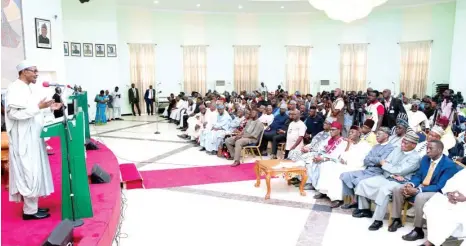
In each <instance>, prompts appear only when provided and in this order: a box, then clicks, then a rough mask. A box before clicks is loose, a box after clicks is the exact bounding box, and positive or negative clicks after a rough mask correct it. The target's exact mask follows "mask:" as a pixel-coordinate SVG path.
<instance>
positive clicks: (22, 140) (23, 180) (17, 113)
mask: <svg viewBox="0 0 466 246" xmlns="http://www.w3.org/2000/svg"><path fill="white" fill-rule="evenodd" d="M16 68H17V71H18V72H19V79H17V80H16V81H14V82H13V83H12V84H10V85H9V87H8V90H7V92H6V97H5V108H6V117H5V123H6V128H7V133H8V138H9V149H10V151H9V152H10V153H9V154H10V181H9V182H10V183H9V185H10V189H9V193H10V201H14V202H20V201H21V199H23V201H24V206H23V219H24V220H31V219H44V218H47V217H49V216H50V215H49V213H48V209H40V208H39V204H38V202H39V197H42V196H48V195H50V194H51V193H52V192H53V191H54V189H53V182H52V173H51V171H50V164H49V160H48V156H47V151H46V145H45V143H44V140H43V139H42V138H40V134H41V132H42V128H43V122H44V116H43V114H42V112H41V110H42V109H48V110H52V111H53V110H58V109H60V108H61V104H60V103H54V100H45V98H44V99H42V100H41V99H40V98H38V95H37V94H36V93H34V92H33V89H32V84H34V83H35V82H36V79H37V76H38V71H37V68H36V67H35V66H34V65H33V64H31V63H29V62H27V61H23V62H22V63H20V64H19V65H18V66H17V67H16Z"/></svg>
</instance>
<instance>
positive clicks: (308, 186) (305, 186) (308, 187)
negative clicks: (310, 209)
mask: <svg viewBox="0 0 466 246" xmlns="http://www.w3.org/2000/svg"><path fill="white" fill-rule="evenodd" d="M298 187H299V185H298ZM304 190H315V189H314V186H312V184H305V185H304Z"/></svg>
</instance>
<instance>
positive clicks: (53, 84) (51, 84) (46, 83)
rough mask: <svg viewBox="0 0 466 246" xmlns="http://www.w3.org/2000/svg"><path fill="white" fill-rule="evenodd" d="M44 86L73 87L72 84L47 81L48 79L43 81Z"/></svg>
mask: <svg viewBox="0 0 466 246" xmlns="http://www.w3.org/2000/svg"><path fill="white" fill-rule="evenodd" d="M42 86H43V87H66V88H70V89H71V86H70V85H62V84H57V83H50V82H47V81H44V82H43V83H42Z"/></svg>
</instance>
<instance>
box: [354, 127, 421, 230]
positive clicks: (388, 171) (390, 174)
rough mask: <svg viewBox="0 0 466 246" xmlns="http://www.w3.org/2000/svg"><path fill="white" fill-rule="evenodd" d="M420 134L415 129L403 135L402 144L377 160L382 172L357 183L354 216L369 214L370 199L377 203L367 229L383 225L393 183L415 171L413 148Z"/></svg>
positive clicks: (409, 176) (368, 215) (418, 160)
mask: <svg viewBox="0 0 466 246" xmlns="http://www.w3.org/2000/svg"><path fill="white" fill-rule="evenodd" d="M418 141H419V136H418V135H417V134H416V133H415V132H408V133H406V135H405V136H404V137H403V140H402V142H401V146H398V147H395V149H394V150H393V151H392V153H390V155H389V156H388V157H387V158H386V159H382V160H381V161H380V166H381V168H382V169H383V174H381V175H377V176H374V177H372V178H368V179H364V180H362V181H361V182H359V184H358V185H357V186H356V189H355V193H356V195H357V196H358V210H357V212H355V213H353V217H356V218H363V217H372V212H371V210H370V200H373V201H374V202H375V204H376V208H375V212H374V216H373V217H372V218H374V222H373V223H372V225H371V226H370V227H369V230H371V231H376V230H378V229H380V228H381V227H382V226H383V222H382V221H383V218H384V217H385V213H386V212H387V206H388V203H389V201H390V196H391V194H392V191H393V189H394V188H395V187H397V186H399V185H400V184H403V183H406V182H409V180H410V179H411V176H412V175H414V173H415V172H416V171H417V169H418V168H419V165H420V160H421V157H420V156H419V155H418V154H417V153H416V152H415V151H414V148H415V147H416V144H417V142H418Z"/></svg>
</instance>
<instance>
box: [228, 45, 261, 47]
mask: <svg viewBox="0 0 466 246" xmlns="http://www.w3.org/2000/svg"><path fill="white" fill-rule="evenodd" d="M236 46H245V47H261V46H260V45H233V47H236Z"/></svg>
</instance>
